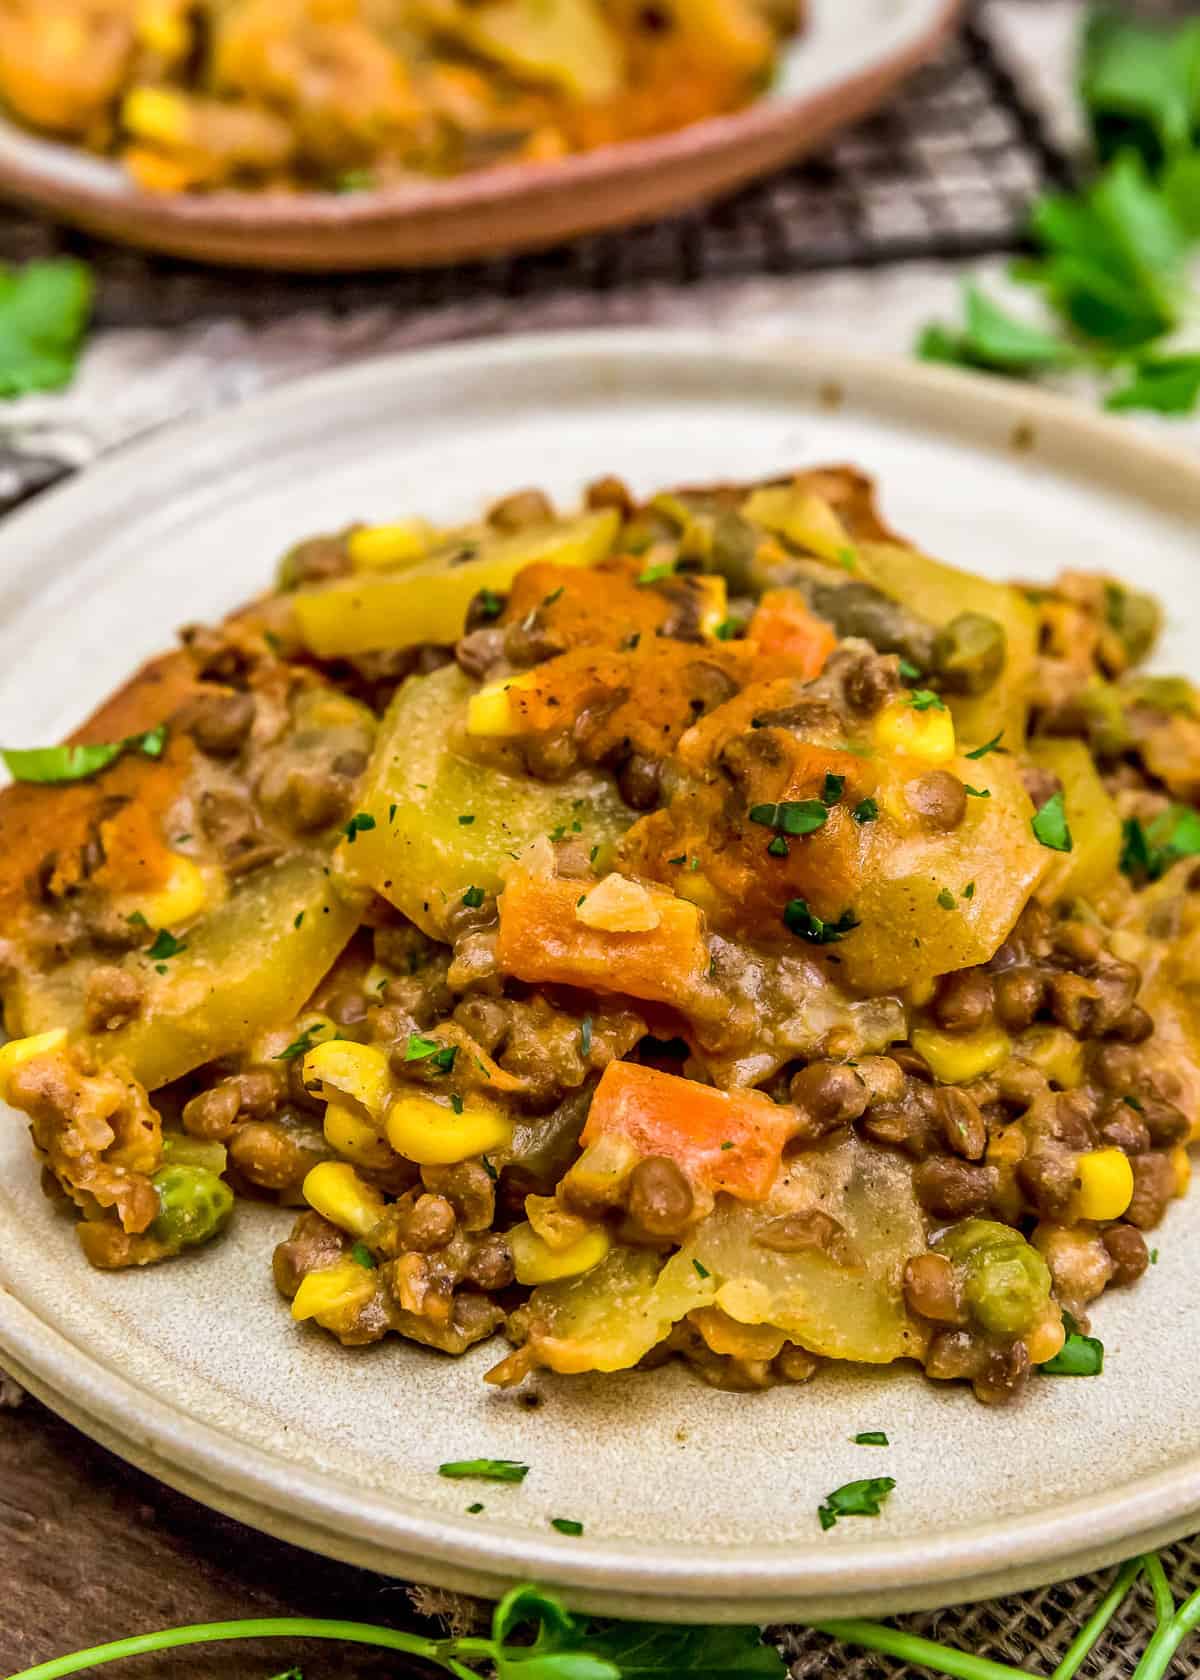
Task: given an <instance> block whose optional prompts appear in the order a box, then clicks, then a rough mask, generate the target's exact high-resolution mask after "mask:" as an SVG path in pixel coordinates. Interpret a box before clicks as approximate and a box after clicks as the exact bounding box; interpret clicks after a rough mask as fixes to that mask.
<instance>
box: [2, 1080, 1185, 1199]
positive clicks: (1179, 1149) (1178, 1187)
mask: <svg viewBox="0 0 1200 1680" xmlns="http://www.w3.org/2000/svg"><path fill="white" fill-rule="evenodd" d="M2 1054H3V1051H0V1055H2ZM1171 1166H1172V1168H1173V1169H1174V1173H1175V1194H1176V1195H1177V1196H1184V1195H1186V1194H1187V1187H1188V1185H1189V1184H1190V1183H1191V1181H1192V1158H1191V1156H1190V1155H1189V1154H1188V1152H1187V1150H1186V1149H1185V1148H1184V1147H1183V1145H1182V1144H1181V1143H1177V1144H1176V1145H1175V1147H1174V1149H1172V1151H1171Z"/></svg>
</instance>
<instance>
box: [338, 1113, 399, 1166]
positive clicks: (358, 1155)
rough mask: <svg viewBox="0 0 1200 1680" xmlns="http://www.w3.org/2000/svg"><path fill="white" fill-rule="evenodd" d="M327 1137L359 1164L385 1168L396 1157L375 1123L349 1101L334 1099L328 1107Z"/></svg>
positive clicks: (341, 1151) (345, 1154)
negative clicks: (372, 1123)
mask: <svg viewBox="0 0 1200 1680" xmlns="http://www.w3.org/2000/svg"><path fill="white" fill-rule="evenodd" d="M325 1141H326V1143H327V1144H328V1145H329V1147H330V1148H331V1149H333V1150H335V1151H336V1152H337V1154H339V1155H343V1156H345V1158H346V1160H347V1161H353V1162H354V1163H355V1165H356V1166H359V1167H373V1168H375V1169H377V1170H382V1169H383V1168H385V1167H390V1166H391V1165H392V1163H393V1162H394V1161H395V1159H396V1157H395V1155H394V1154H393V1153H392V1151H391V1148H390V1147H389V1146H388V1145H387V1144H386V1143H385V1142H384V1141H383V1139H382V1138H381V1137H380V1135H379V1133H378V1132H377V1131H376V1130H375V1127H374V1126H372V1125H371V1124H369V1122H368V1121H366V1120H364V1119H363V1118H362V1117H361V1115H358V1114H356V1113H355V1112H354V1110H353V1109H352V1108H347V1107H346V1105H345V1103H340V1102H331V1103H329V1104H328V1105H327V1107H326V1109H325Z"/></svg>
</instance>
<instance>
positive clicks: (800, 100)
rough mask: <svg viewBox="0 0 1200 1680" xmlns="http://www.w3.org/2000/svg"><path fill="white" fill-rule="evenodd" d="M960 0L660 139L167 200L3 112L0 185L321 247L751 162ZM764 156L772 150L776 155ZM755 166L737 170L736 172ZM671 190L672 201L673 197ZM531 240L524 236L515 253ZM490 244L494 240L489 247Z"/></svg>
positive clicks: (87, 208) (890, 73) (848, 98)
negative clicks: (390, 180) (312, 185)
mask: <svg viewBox="0 0 1200 1680" xmlns="http://www.w3.org/2000/svg"><path fill="white" fill-rule="evenodd" d="M964 4H965V0H902V9H898V11H897V14H896V16H895V18H894V19H893V20H892V21H891V23H890V24H889V25H888V26H887V27H886V28H885V29H884V31H883V32H882V35H881V38H880V39H879V41H878V42H877V43H873V44H872V45H871V47H870V49H869V50H868V51H866V52H864V53H863V55H862V56H861V57H860V58H858V59H856V60H855V61H854V62H853V63H850V64H848V65H846V66H845V67H844V68H843V69H842V70H841V71H840V72H839V73H838V74H836V75H833V76H831V77H830V78H829V79H827V80H825V81H822V82H821V83H819V84H818V85H816V86H814V87H812V88H810V89H808V90H806V91H801V92H797V93H781V94H778V95H772V94H770V93H768V94H767V95H764V96H762V97H760V98H758V99H757V100H755V101H754V102H753V103H751V104H750V105H748V106H745V107H743V108H742V109H741V110H738V111H733V112H728V113H725V114H722V115H718V116H713V117H708V118H704V119H702V120H700V121H699V122H694V123H690V124H688V125H687V126H685V127H684V128H680V129H674V130H671V131H669V132H668V133H666V134H661V135H652V136H649V137H647V138H644V139H634V140H625V141H617V142H611V143H609V144H607V145H604V146H600V147H597V148H595V149H594V150H592V151H589V152H581V153H575V154H572V155H570V156H568V157H565V158H562V159H558V160H553V161H547V162H542V163H537V162H531V163H519V164H506V165H501V166H499V167H497V168H494V169H480V170H473V171H469V172H468V173H466V174H463V175H458V176H453V177H449V178H447V179H445V180H431V181H428V182H418V183H406V184H402V185H396V186H391V187H386V188H382V189H379V190H375V191H366V192H361V193H347V194H344V195H339V194H335V193H316V192H306V193H298V194H292V195H286V194H266V193H252V192H234V191H221V192H214V193H210V194H200V193H195V194H178V195H174V196H172V195H166V194H157V193H151V192H147V191H145V190H143V189H141V188H139V187H137V186H136V185H135V184H134V183H133V182H132V181H130V180H129V178H128V177H127V176H125V175H124V174H123V173H122V171H121V170H120V168H119V166H118V165H117V164H115V163H113V162H112V161H110V160H108V159H105V158H100V157H96V156H93V155H91V154H89V153H87V152H86V151H84V150H83V149H82V148H79V147H75V146H72V145H69V144H67V143H66V142H63V141H58V140H55V139H54V138H53V137H51V136H46V135H42V134H38V133H37V132H36V131H34V130H31V129H26V128H24V127H22V126H21V125H20V124H19V123H18V122H16V121H15V120H13V119H12V118H9V117H7V116H5V115H0V191H5V192H9V193H12V194H15V195H17V196H19V197H24V198H25V199H27V200H30V199H36V198H38V197H39V195H41V196H42V197H44V201H45V202H46V203H48V204H50V205H51V206H52V207H55V208H57V209H59V210H61V211H63V212H64V213H67V214H70V213H72V212H75V213H78V214H80V215H83V214H88V213H90V214H92V215H94V216H96V217H103V218H104V220H105V223H106V225H112V223H113V219H114V218H115V217H118V216H124V217H127V218H128V225H129V227H130V228H131V229H132V228H133V226H134V223H135V222H136V223H137V224H139V225H140V226H141V227H142V228H143V230H144V233H145V237H146V238H147V239H149V238H150V237H151V236H152V231H157V232H158V233H159V234H160V235H161V236H164V237H175V238H179V239H187V240H189V241H191V242H192V243H193V246H194V242H195V241H196V240H197V239H199V238H200V237H202V236H204V235H205V234H210V235H213V236H218V235H219V234H221V233H222V232H224V233H226V234H228V235H230V236H231V237H234V236H238V235H241V236H244V237H246V238H247V239H249V238H250V237H251V236H258V237H259V238H260V239H263V240H266V241H268V242H269V241H270V240H272V239H274V238H278V239H280V240H284V239H288V238H295V237H300V236H305V235H309V236H311V237H312V238H313V239H314V240H318V241H322V242H325V243H327V242H328V241H329V239H330V236H331V235H333V234H339V235H342V234H351V233H355V232H358V233H362V234H370V233H372V232H374V233H379V232H380V231H381V230H385V229H387V228H389V227H397V226H404V225H407V224H409V223H418V222H421V221H422V220H423V219H424V220H426V221H433V220H438V221H440V220H441V219H443V218H447V217H455V218H459V219H465V218H467V217H468V216H469V215H470V213H471V212H472V211H483V210H487V211H495V210H497V209H499V208H503V207H505V206H508V207H516V206H523V207H526V208H528V207H531V206H536V205H539V204H547V203H549V202H551V201H553V200H562V199H569V198H571V197H573V196H574V195H576V194H579V193H586V192H589V191H592V192H594V191H595V190H596V189H597V188H599V187H601V186H603V184H604V183H605V182H607V181H609V180H611V181H613V182H619V181H621V180H622V179H626V178H629V177H630V176H633V175H636V176H638V177H639V178H640V177H643V176H651V175H655V174H662V175H664V176H668V175H670V174H671V172H673V171H675V170H677V169H679V168H683V167H687V166H698V167H700V168H703V167H704V166H706V165H710V164H711V163H712V162H713V160H715V159H718V158H720V157H721V156H722V155H724V154H727V153H728V154H732V153H733V152H734V151H736V150H741V151H743V152H745V153H747V154H753V155H754V156H755V157H757V155H758V152H759V151H761V149H762V148H763V147H764V146H769V145H770V144H771V143H772V142H773V141H774V142H776V144H777V145H782V143H783V141H784V139H785V138H786V136H788V135H789V134H790V133H793V132H794V131H795V130H796V129H797V128H798V126H799V125H802V124H803V121H804V119H805V118H807V117H812V118H813V126H814V131H815V130H816V129H819V131H820V133H821V134H823V133H825V132H827V131H828V129H829V128H830V127H831V126H834V124H833V123H832V122H830V121H828V120H824V121H823V120H822V119H823V118H825V117H827V115H828V113H829V112H830V111H831V109H832V108H834V107H837V106H840V105H844V106H845V108H846V114H847V120H853V119H854V118H855V117H857V116H859V115H861V114H862V112H863V110H864V109H866V108H867V107H868V106H869V104H870V102H871V98H872V95H873V90H875V89H876V88H882V89H886V88H888V87H890V86H891V85H892V84H893V83H894V82H896V81H897V80H899V79H901V78H902V77H904V76H905V75H907V74H909V73H910V72H911V71H912V70H913V69H915V68H916V67H917V66H918V65H919V64H920V63H922V62H924V61H925V60H926V59H927V58H928V57H929V56H930V54H931V53H932V52H933V51H934V50H935V48H936V47H937V45H938V44H939V43H940V41H941V40H942V39H943V38H944V36H945V35H946V34H947V33H948V32H949V30H950V29H951V27H952V26H953V24H954V23H955V21H956V19H957V18H958V17H959V15H960V13H961V11H962V8H963V6H964ZM800 44H801V45H802V41H801V43H800ZM771 156H772V158H774V157H777V156H778V152H777V151H776V152H772V154H771ZM757 172H760V171H759V170H758V169H751V170H746V169H743V170H742V171H741V172H740V173H739V174H737V175H736V176H733V177H731V179H745V178H747V176H748V175H751V174H754V173H757ZM678 196H679V195H678V194H676V195H675V198H674V199H673V200H672V202H678ZM605 225H621V224H620V223H619V222H616V223H614V222H611V221H610V222H608V223H606V224H605ZM131 236H132V235H131ZM529 243H530V242H529V241H525V240H522V241H521V246H522V248H525V247H526V246H527V245H528V244H529ZM180 248H181V249H182V247H180ZM491 248H499V247H497V246H495V244H494V242H489V249H491ZM248 260H249V259H248ZM368 266H375V265H374V264H371V265H368Z"/></svg>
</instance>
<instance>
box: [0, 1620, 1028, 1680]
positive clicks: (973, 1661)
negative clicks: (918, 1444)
mask: <svg viewBox="0 0 1200 1680" xmlns="http://www.w3.org/2000/svg"><path fill="white" fill-rule="evenodd" d="M812 1626H813V1627H814V1628H815V1629H816V1630H817V1632H818V1633H827V1634H829V1636H830V1638H832V1639H840V1640H842V1641H844V1642H845V1643H846V1644H847V1645H864V1646H866V1648H867V1650H869V1651H883V1652H884V1653H885V1654H886V1655H887V1656H889V1657H900V1658H901V1659H902V1660H903V1661H904V1662H910V1663H917V1664H921V1665H923V1666H924V1667H925V1668H928V1669H932V1671H933V1673H934V1674H949V1675H950V1676H951V1677H952V1680H1029V1670H1028V1669H1027V1668H1012V1667H1011V1666H1010V1665H1009V1664H1008V1663H998V1662H993V1661H992V1660H991V1658H990V1657H976V1656H972V1654H971V1653H970V1651H959V1650H956V1649H955V1648H954V1646H953V1645H939V1644H938V1643H937V1642H936V1641H935V1640H933V1639H922V1638H921V1636H920V1634H916V1633H902V1632H901V1630H900V1629H899V1628H892V1627H885V1626H884V1624H883V1623H882V1622H860V1621H849V1622H813V1623H812ZM16 1680H24V1677H23V1676H21V1675H17V1676H16Z"/></svg>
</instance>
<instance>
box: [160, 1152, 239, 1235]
mask: <svg viewBox="0 0 1200 1680" xmlns="http://www.w3.org/2000/svg"><path fill="white" fill-rule="evenodd" d="M151 1182H152V1184H153V1185H154V1188H155V1189H156V1190H157V1191H158V1218H157V1219H156V1220H155V1221H154V1223H153V1225H152V1226H151V1227H150V1230H151V1233H152V1235H154V1236H155V1237H157V1238H158V1240H159V1241H160V1242H164V1243H170V1244H171V1245H172V1246H173V1247H176V1248H191V1247H194V1246H195V1244H197V1243H204V1242H208V1241H209V1239H210V1238H211V1237H215V1236H216V1234H217V1232H218V1231H220V1230H222V1229H223V1228H224V1226H225V1225H226V1224H227V1223H228V1220H229V1216H230V1214H231V1213H232V1212H233V1191H232V1190H231V1189H230V1188H229V1186H228V1185H227V1184H226V1183H225V1181H224V1179H222V1178H219V1177H218V1176H217V1174H216V1173H215V1172H211V1171H210V1170H209V1169H208V1168H207V1167H191V1166H167V1167H160V1168H159V1170H158V1171H157V1172H156V1173H155V1174H154V1177H153V1179H152V1180H151Z"/></svg>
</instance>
